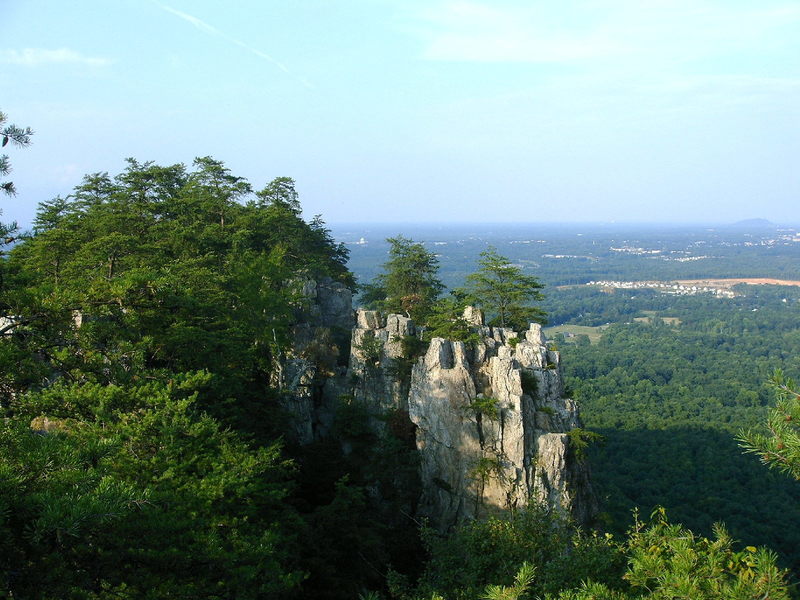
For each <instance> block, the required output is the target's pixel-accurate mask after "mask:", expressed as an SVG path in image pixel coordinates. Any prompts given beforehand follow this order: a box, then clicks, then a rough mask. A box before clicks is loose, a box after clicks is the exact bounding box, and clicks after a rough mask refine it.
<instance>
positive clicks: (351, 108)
mask: <svg viewBox="0 0 800 600" xmlns="http://www.w3.org/2000/svg"><path fill="white" fill-rule="evenodd" d="M0 22H2V23H3V35H2V37H0V77H1V78H2V79H0V81H2V83H0V111H2V112H4V113H5V114H6V115H7V116H8V120H9V122H11V123H15V124H17V125H19V126H29V127H31V128H32V129H33V130H34V131H35V135H34V137H33V139H32V144H31V146H30V147H28V148H25V149H19V148H14V147H11V146H7V147H6V148H5V149H4V152H5V153H6V154H8V155H9V157H10V160H11V165H12V167H13V168H14V171H13V172H12V173H11V175H9V176H8V179H11V180H13V181H14V183H15V186H16V188H17V191H18V194H17V196H16V197H13V198H4V197H0V207H2V210H3V215H2V217H0V218H2V220H4V221H9V220H17V221H19V222H20V223H21V224H23V225H26V224H28V223H30V221H31V219H32V218H33V215H34V214H35V210H36V206H37V204H38V203H39V202H41V201H44V200H49V199H51V198H53V197H55V196H56V195H62V196H66V195H68V194H69V193H70V191H71V189H72V188H73V187H74V186H75V185H76V184H78V183H79V182H80V181H81V178H82V177H83V176H84V175H86V174H89V173H95V172H104V171H105V172H108V173H110V174H111V175H115V174H117V173H119V172H120V171H122V169H124V167H125V160H124V159H125V158H126V157H133V158H136V159H137V160H139V161H155V162H156V163H158V164H174V163H184V164H186V165H191V163H192V160H193V159H194V158H195V157H197V156H208V155H210V156H213V157H214V158H216V159H218V160H222V161H223V162H224V163H225V164H226V166H227V167H228V168H229V169H230V170H231V171H232V173H233V174H235V175H239V176H242V177H245V178H247V179H248V181H250V183H251V184H252V185H253V186H254V187H255V188H256V189H260V188H261V187H263V186H264V185H265V184H266V183H267V182H269V181H270V180H271V179H273V178H275V177H278V176H289V177H293V178H294V179H295V180H296V182H297V189H298V191H299V193H300V200H301V202H302V204H303V207H304V214H305V215H306V216H308V217H310V216H313V215H315V214H322V216H323V218H324V219H325V220H326V221H327V222H328V223H331V224H335V223H342V222H403V223H414V222H493V223H498V222H515V223H520V222H574V221H578V222H612V221H616V222H650V223H654V222H669V223H681V222H707V223H726V222H734V221H738V220H741V219H748V218H766V219H769V220H771V221H773V222H776V223H782V224H798V223H800V162H799V161H798V157H800V1H797V0H794V1H787V0H752V1H750V0H747V1H744V0H686V1H683V0H584V1H581V0H575V1H569V0H565V1H563V2H553V1H536V0H527V1H505V0H494V1H492V2H488V1H487V2H481V1H450V0H419V1H418V0H291V1H286V0H280V1H279V0H237V1H228V2H220V1H210V0H76V1H75V2H65V1H64V0H0Z"/></svg>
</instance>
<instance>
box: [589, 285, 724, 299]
mask: <svg viewBox="0 0 800 600" xmlns="http://www.w3.org/2000/svg"><path fill="white" fill-rule="evenodd" d="M586 285H592V286H596V287H601V288H614V289H622V290H658V291H659V292H661V293H663V294H672V295H675V296H694V295H696V294H714V295H715V296H717V297H719V298H733V297H735V296H736V293H735V292H734V291H733V290H730V289H726V288H722V287H712V286H707V285H689V284H683V283H677V282H664V281H590V282H589V283H587V284H586Z"/></svg>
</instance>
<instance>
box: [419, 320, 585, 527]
mask: <svg viewBox="0 0 800 600" xmlns="http://www.w3.org/2000/svg"><path fill="white" fill-rule="evenodd" d="M465 316H466V315H465ZM467 318H469V317H467ZM479 332H480V341H479V342H478V343H477V344H476V345H475V347H474V348H473V349H472V350H471V351H470V350H468V349H467V348H466V347H465V345H464V343H463V342H453V341H449V340H443V339H439V338H434V339H433V340H432V341H431V344H430V346H429V348H428V350H427V352H426V353H425V356H424V357H422V358H421V359H420V360H419V362H418V363H417V364H416V365H415V366H414V370H413V373H412V377H411V387H410V392H409V396H408V406H409V415H410V418H411V420H412V421H413V422H414V423H415V424H416V426H417V447H418V449H419V451H420V454H421V461H422V465H421V478H422V487H423V492H422V499H421V504H420V512H421V513H422V514H425V515H427V516H430V517H431V518H432V519H433V520H434V521H435V522H437V523H438V524H439V526H440V527H443V528H446V527H448V526H450V525H452V524H454V523H456V522H458V521H459V520H462V519H464V518H475V517H478V516H480V515H481V514H482V513H484V512H493V511H497V510H506V509H511V508H514V507H517V506H522V505H524V504H525V503H526V502H528V499H529V498H532V499H535V500H536V501H539V502H545V503H547V504H548V505H549V506H551V507H553V508H555V509H557V510H559V511H560V512H562V513H564V514H566V515H569V516H571V517H573V518H574V519H575V520H577V521H578V522H587V521H589V520H590V519H591V517H592V516H593V515H594V513H596V511H597V503H596V500H595V497H594V494H593V493H592V490H591V484H590V481H589V475H588V470H587V468H586V465H584V464H582V463H581V461H579V460H578V459H577V457H576V456H575V453H574V451H573V450H572V448H571V446H570V438H569V434H568V432H569V431H570V430H572V429H574V428H576V427H579V426H580V419H579V416H578V410H577V406H576V404H575V403H574V401H572V400H571V399H569V398H565V397H564V393H563V385H562V382H561V376H560V372H559V355H558V353H557V352H553V351H550V350H548V349H547V347H546V345H545V340H544V336H543V334H542V331H541V326H539V325H538V324H532V325H531V326H530V329H529V330H528V331H527V332H525V336H524V338H520V337H519V336H518V334H517V333H516V332H514V331H511V330H509V329H502V328H490V327H484V326H479Z"/></svg>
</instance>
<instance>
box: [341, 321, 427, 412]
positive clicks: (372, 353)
mask: <svg viewBox="0 0 800 600" xmlns="http://www.w3.org/2000/svg"><path fill="white" fill-rule="evenodd" d="M415 333H416V328H415V327H414V323H413V321H412V320H411V319H409V318H407V317H404V316H402V315H387V316H386V317H385V318H384V317H383V316H382V315H381V314H380V313H379V312H378V311H373V310H358V311H356V327H355V328H354V329H353V335H352V342H351V345H350V347H351V351H350V368H349V378H350V382H351V384H352V386H353V396H354V397H355V399H356V400H357V401H359V402H363V403H364V404H365V405H366V406H367V407H369V409H370V410H371V411H373V412H374V413H375V414H376V415H378V414H380V413H382V412H385V411H387V410H391V409H399V410H407V409H408V402H407V398H408V385H409V375H410V373H403V372H401V370H402V365H401V364H400V363H401V362H402V359H403V357H404V351H403V338H405V337H408V336H413V335H414V334H415Z"/></svg>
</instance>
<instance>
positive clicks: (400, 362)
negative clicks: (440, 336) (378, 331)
mask: <svg viewBox="0 0 800 600" xmlns="http://www.w3.org/2000/svg"><path fill="white" fill-rule="evenodd" d="M392 341H394V342H398V341H399V342H400V347H401V349H402V354H401V355H400V356H398V357H395V358H393V359H392V363H393V364H392V365H391V366H390V367H389V369H388V373H389V374H390V375H391V376H392V377H395V378H396V379H397V380H398V381H399V382H400V384H401V385H403V386H408V385H409V384H410V383H411V371H412V370H413V368H414V365H415V364H416V362H417V359H418V358H419V357H420V356H422V355H423V354H425V351H426V350H427V349H428V343H427V342H426V341H424V340H423V339H422V338H419V337H417V336H416V335H404V336H402V337H400V338H398V337H397V336H395V337H394V338H393V340H392Z"/></svg>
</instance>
